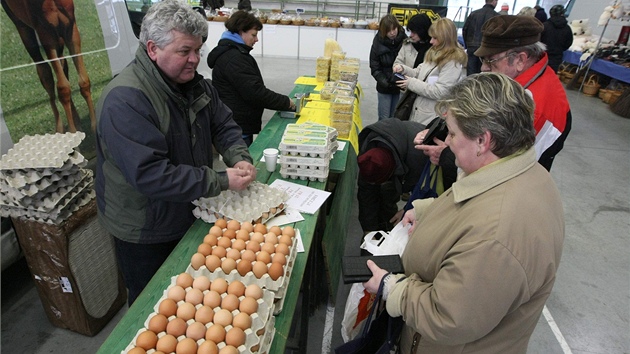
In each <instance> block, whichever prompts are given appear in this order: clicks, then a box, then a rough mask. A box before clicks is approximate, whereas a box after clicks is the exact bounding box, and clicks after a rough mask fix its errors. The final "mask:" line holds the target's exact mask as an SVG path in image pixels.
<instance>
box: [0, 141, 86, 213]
mask: <svg viewBox="0 0 630 354" xmlns="http://www.w3.org/2000/svg"><path fill="white" fill-rule="evenodd" d="M83 138H85V133H83V132H77V133H66V134H46V135H34V136H25V137H23V138H22V139H20V141H19V142H18V143H17V144H15V146H14V147H13V148H12V149H10V150H9V152H8V153H7V154H6V155H4V156H2V159H1V160H0V176H1V177H2V178H0V206H1V208H0V215H2V216H4V217H26V218H27V219H29V220H34V221H37V222H43V223H47V224H53V225H59V224H61V223H62V222H63V221H65V220H67V219H68V218H69V217H70V216H71V215H72V213H74V212H75V211H77V210H79V209H80V208H81V207H82V206H84V205H86V204H88V203H89V202H90V200H92V199H94V197H95V193H94V188H93V185H94V179H93V173H92V171H90V170H86V169H84V168H83V167H85V166H86V165H87V160H86V159H85V158H84V157H83V155H81V154H80V153H79V152H78V151H77V150H76V148H77V147H78V146H79V144H80V143H81V141H82V140H83Z"/></svg>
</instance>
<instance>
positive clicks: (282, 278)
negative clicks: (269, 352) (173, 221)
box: [186, 219, 297, 314]
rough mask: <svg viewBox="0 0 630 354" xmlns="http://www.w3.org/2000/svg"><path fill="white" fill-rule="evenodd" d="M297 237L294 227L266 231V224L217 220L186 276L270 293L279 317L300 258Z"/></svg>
mask: <svg viewBox="0 0 630 354" xmlns="http://www.w3.org/2000/svg"><path fill="white" fill-rule="evenodd" d="M295 235H296V230H295V229H294V228H293V227H291V226H285V227H284V228H282V229H281V228H280V227H279V226H273V227H270V228H269V229H267V227H266V226H265V225H264V224H252V223H250V222H243V223H239V222H238V221H236V220H230V221H227V220H225V219H218V220H217V221H216V222H215V224H214V225H213V226H212V227H211V228H210V230H209V231H208V234H207V235H206V236H205V237H204V239H203V242H202V243H201V244H199V246H198V247H197V252H196V253H195V254H193V255H192V257H191V260H190V265H189V266H188V268H187V269H186V272H187V273H189V274H191V275H192V276H193V277H198V276H202V275H203V276H207V277H208V278H209V279H210V280H215V279H217V278H223V279H226V280H227V281H233V280H240V281H242V282H243V283H244V284H245V285H250V284H256V285H258V286H260V287H261V288H264V289H267V290H271V291H273V292H274V294H275V298H276V299H277V300H278V301H277V303H276V312H275V313H276V314H278V313H280V311H282V305H283V302H284V301H283V300H284V294H285V291H286V288H287V287H288V282H289V280H290V278H291V277H290V275H291V271H292V269H293V263H294V261H295V257H296V254H297V250H296V246H297V242H296V239H295Z"/></svg>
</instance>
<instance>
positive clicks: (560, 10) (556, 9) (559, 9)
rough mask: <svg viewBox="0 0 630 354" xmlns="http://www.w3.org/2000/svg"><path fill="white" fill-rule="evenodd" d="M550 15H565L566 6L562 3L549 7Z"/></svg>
mask: <svg viewBox="0 0 630 354" xmlns="http://www.w3.org/2000/svg"><path fill="white" fill-rule="evenodd" d="M549 16H551V17H556V16H564V6H562V5H553V6H552V7H551V9H549Z"/></svg>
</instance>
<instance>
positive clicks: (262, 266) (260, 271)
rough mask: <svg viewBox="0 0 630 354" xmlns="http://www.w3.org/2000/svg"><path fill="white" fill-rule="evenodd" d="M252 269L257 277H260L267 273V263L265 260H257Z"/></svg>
mask: <svg viewBox="0 0 630 354" xmlns="http://www.w3.org/2000/svg"><path fill="white" fill-rule="evenodd" d="M252 271H253V272H254V275H255V276H256V278H258V279H260V278H262V277H263V275H265V274H267V264H266V263H265V262H261V261H256V263H254V266H253V267H252Z"/></svg>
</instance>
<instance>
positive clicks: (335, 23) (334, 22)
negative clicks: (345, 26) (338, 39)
mask: <svg viewBox="0 0 630 354" xmlns="http://www.w3.org/2000/svg"><path fill="white" fill-rule="evenodd" d="M329 24H330V27H333V28H339V27H341V21H339V20H329Z"/></svg>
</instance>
